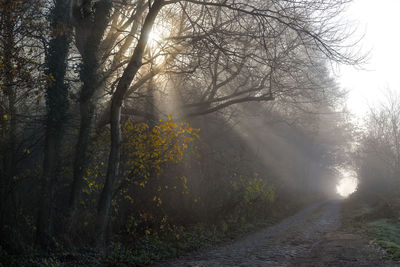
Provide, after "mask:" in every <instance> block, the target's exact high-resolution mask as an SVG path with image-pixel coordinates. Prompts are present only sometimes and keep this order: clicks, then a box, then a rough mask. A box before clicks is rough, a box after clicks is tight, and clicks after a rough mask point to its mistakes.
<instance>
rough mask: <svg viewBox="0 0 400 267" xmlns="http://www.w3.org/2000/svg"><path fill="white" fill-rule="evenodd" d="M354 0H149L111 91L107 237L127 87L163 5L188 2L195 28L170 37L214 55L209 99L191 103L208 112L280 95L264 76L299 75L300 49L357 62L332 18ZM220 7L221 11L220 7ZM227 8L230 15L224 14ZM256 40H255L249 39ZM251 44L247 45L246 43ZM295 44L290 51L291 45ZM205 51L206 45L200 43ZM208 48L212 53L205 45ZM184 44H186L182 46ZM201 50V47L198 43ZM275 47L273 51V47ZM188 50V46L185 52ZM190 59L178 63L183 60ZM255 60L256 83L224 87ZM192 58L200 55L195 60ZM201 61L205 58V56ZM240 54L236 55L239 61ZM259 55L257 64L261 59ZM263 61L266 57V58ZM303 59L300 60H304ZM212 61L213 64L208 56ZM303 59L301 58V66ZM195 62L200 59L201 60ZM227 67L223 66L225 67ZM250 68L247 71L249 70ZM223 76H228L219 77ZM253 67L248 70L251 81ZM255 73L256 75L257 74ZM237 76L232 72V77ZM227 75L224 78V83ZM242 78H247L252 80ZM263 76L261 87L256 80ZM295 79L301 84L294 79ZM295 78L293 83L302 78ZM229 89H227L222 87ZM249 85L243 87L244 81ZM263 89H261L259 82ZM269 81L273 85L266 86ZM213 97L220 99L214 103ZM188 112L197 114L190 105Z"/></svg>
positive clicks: (311, 55) (307, 54)
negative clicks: (293, 70) (294, 70)
mask: <svg viewBox="0 0 400 267" xmlns="http://www.w3.org/2000/svg"><path fill="white" fill-rule="evenodd" d="M347 2H348V1H330V0H326V1H307V2H304V1H300V2H298V1H268V2H259V1H251V2H236V1H222V2H221V1H196V0H188V1H161V0H159V1H158V0H155V1H154V2H153V3H151V2H149V9H148V12H147V15H146V16H145V19H144V22H143V26H142V28H141V31H140V34H138V41H137V43H136V44H135V49H133V53H132V55H131V56H130V57H129V59H128V60H127V65H126V66H124V68H123V74H122V76H121V78H119V79H118V80H117V81H116V84H117V85H116V88H115V91H114V92H113V93H112V98H111V105H110V122H111V151H110V155H109V161H108V170H107V176H106V183H105V186H104V189H103V191H102V194H101V197H100V201H99V208H98V214H99V215H98V220H97V221H98V225H99V227H98V236H99V240H103V236H104V231H105V229H106V225H107V222H108V216H109V213H110V211H109V210H110V206H111V200H112V195H113V190H114V187H115V182H116V177H117V176H118V175H119V162H120V143H121V137H120V136H121V129H120V119H121V111H122V105H123V101H124V99H125V97H126V93H127V92H128V91H129V87H130V84H131V83H132V81H133V80H134V79H135V78H136V75H137V74H138V73H139V69H140V68H141V66H142V62H143V56H144V52H145V49H146V45H147V42H148V36H149V34H150V31H151V28H152V27H153V24H154V23H155V21H156V20H157V18H158V15H159V13H160V10H161V9H162V8H163V9H168V10H169V12H172V13H175V12H176V10H182V12H183V13H184V14H185V15H186V17H185V25H187V28H189V29H190V30H191V31H192V32H191V33H190V34H189V35H185V32H182V34H181V36H176V37H175V38H173V37H172V38H170V39H180V40H184V41H185V43H184V45H186V46H189V45H190V44H193V46H194V47H196V45H198V44H201V45H202V46H200V47H199V48H201V49H203V53H202V54H200V55H211V60H210V61H211V62H213V63H214V64H211V67H212V68H214V70H212V68H209V70H211V71H212V72H211V75H212V76H214V77H213V78H212V79H211V80H212V83H211V86H210V87H206V88H209V89H208V90H207V91H206V92H205V95H203V97H202V99H200V100H201V102H202V103H191V104H189V106H190V105H192V106H196V107H198V106H203V107H206V108H205V109H204V110H202V111H196V112H197V113H198V114H205V113H210V112H214V111H217V110H219V109H222V108H225V107H227V106H230V105H233V104H236V103H241V102H248V101H271V100H273V99H274V96H273V93H272V87H271V86H269V89H268V87H267V86H265V82H266V81H269V84H273V82H274V81H273V74H275V73H276V72H277V69H278V68H279V70H281V71H284V72H286V71H287V75H288V77H292V78H293V80H294V81H295V82H296V81H297V79H299V77H296V76H294V77H293V76H292V75H291V73H290V71H291V68H289V69H288V68H286V66H287V65H289V66H290V65H294V64H295V63H297V62H298V61H297V62H296V61H295V60H294V59H299V58H298V52H299V51H302V54H301V60H302V61H300V62H309V63H310V64H312V63H313V62H314V61H315V60H316V59H317V56H318V55H319V54H318V53H317V52H316V51H320V52H321V53H322V55H324V56H326V57H328V58H329V59H331V60H334V61H337V62H345V63H349V64H354V63H356V62H357V59H355V58H354V57H352V56H351V55H349V54H347V53H346V51H344V50H343V47H340V44H341V43H342V41H343V38H344V36H343V35H342V34H341V32H340V29H338V27H337V26H331V25H332V24H330V23H329V22H330V21H331V20H332V19H333V18H335V16H336V15H337V14H339V13H340V12H341V10H342V9H343V6H344V4H346V3H347ZM218 14H220V15H218ZM222 14H223V15H222ZM271 40H273V42H272V43H274V42H275V46H274V47H276V50H275V51H274V50H272V51H271V49H270V44H271ZM250 44H251V45H250ZM246 48H248V49H246ZM288 48H289V51H290V52H288V51H287V49H288ZM200 51H201V50H200ZM204 51H206V53H204ZM182 52H184V51H182ZM196 52H199V51H196ZM271 52H274V53H272V54H271ZM179 54H181V52H180V53H179ZM278 55H280V56H283V57H284V55H288V57H286V58H285V57H284V60H282V62H279V63H280V64H281V65H277V64H276V63H277V62H276V57H277V56H278ZM222 57H225V58H226V59H225V62H224V63H222V64H221V63H220V58H222ZM178 59H179V60H181V62H183V64H182V65H180V66H179V63H177V62H179V61H178ZM247 60H248V61H250V63H248V64H249V65H247V70H248V72H247V73H251V72H252V71H255V70H257V69H258V70H259V72H258V74H259V76H257V75H255V78H254V82H253V83H251V85H250V86H249V88H245V89H243V91H238V90H237V89H235V88H232V87H231V88H229V87H228V88H224V87H223V86H222V85H225V84H228V83H229V82H231V81H232V80H234V78H236V77H237V76H238V74H235V73H239V72H242V70H243V69H244V68H243V67H242V66H241V64H243V63H244V62H246V61H247ZM187 62H190V60H188V59H185V57H184V56H183V57H177V61H175V62H174V63H177V66H178V67H181V68H183V67H184V66H185V65H186V64H185V63H187ZM192 62H193V61H192ZM199 62H200V64H198V65H197V66H200V67H201V66H203V64H201V60H200V61H199ZM232 62H234V63H232ZM256 63H258V64H256ZM263 63H264V64H263ZM230 64H233V65H236V67H234V69H235V70H234V71H233V72H231V73H230V74H229V72H228V73H227V72H225V73H227V74H223V75H221V72H220V71H221V70H220V68H221V65H222V66H224V65H225V66H224V67H225V69H224V70H229V65H230ZM300 64H301V63H300ZM207 66H209V64H207ZM297 66H298V65H294V66H293V68H296V67H297ZM195 68H196V66H195ZM224 70H222V71H224ZM243 73H244V72H243ZM219 76H220V77H221V78H219ZM245 76H246V75H243V76H242V77H241V78H243V79H244V81H246V80H245V79H246V77H245ZM253 76H254V75H253ZM230 77H231V78H230ZM219 79H221V80H222V85H221V84H220V83H219ZM244 81H242V84H244V85H247V84H248V83H246V82H244ZM255 84H259V85H260V86H259V87H257V86H256V87H255ZM295 85H297V84H296V83H295ZM295 85H294V86H295ZM222 88H223V89H226V92H227V94H226V95H220V94H219V92H222V91H223V90H222ZM276 88H278V89H277V92H275V94H281V93H283V94H285V93H286V92H290V88H286V87H282V86H281V87H279V85H278V86H277V87H276ZM240 89H242V88H240ZM256 89H257V90H256ZM265 89H266V90H265ZM211 103H217V104H216V106H212V107H210V104H211ZM188 114H191V113H190V112H188Z"/></svg>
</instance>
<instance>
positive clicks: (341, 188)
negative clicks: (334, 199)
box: [336, 176, 358, 197]
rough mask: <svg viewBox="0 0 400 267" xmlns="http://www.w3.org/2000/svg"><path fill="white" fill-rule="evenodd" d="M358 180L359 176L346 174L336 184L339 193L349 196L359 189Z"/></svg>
mask: <svg viewBox="0 0 400 267" xmlns="http://www.w3.org/2000/svg"><path fill="white" fill-rule="evenodd" d="M357 185H358V181H357V178H355V177H352V176H345V177H343V178H342V179H341V180H340V181H339V184H338V185H337V186H336V191H337V193H338V194H339V195H340V196H342V197H348V196H349V195H351V194H352V193H354V192H355V191H356V190H357Z"/></svg>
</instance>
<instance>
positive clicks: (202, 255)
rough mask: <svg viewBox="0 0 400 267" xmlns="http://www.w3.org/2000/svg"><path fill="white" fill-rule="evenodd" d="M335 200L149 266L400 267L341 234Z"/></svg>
mask: <svg viewBox="0 0 400 267" xmlns="http://www.w3.org/2000/svg"><path fill="white" fill-rule="evenodd" d="M340 208H341V201H340V200H332V201H324V202H320V203H316V204H312V205H310V206H308V207H306V208H305V209H303V210H301V211H300V212H298V213H297V214H295V215H294V216H292V217H289V218H287V219H285V220H283V221H282V222H281V223H279V224H277V225H274V226H272V227H269V228H266V229H265V230H262V231H260V232H257V233H254V234H251V235H249V236H247V237H245V238H243V239H241V240H238V241H235V242H233V243H231V244H225V245H223V246H220V247H217V248H213V249H208V250H204V251H198V252H195V253H192V254H189V255H186V256H183V257H181V258H179V259H177V260H173V261H165V262H159V263H157V264H154V265H153V266H199V267H200V266H207V267H208V266H400V264H398V263H397V264H396V263H393V262H390V261H387V260H384V252H383V251H381V250H380V249H379V248H378V247H377V246H376V245H374V244H373V243H372V242H369V241H368V240H367V239H366V238H364V237H362V236H360V235H357V234H354V233H349V232H345V231H344V230H343V229H341V227H340V226H341V223H340V221H341V220H340V214H341V213H340Z"/></svg>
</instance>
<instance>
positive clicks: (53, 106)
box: [36, 0, 71, 248]
mask: <svg viewBox="0 0 400 267" xmlns="http://www.w3.org/2000/svg"><path fill="white" fill-rule="evenodd" d="M70 8H71V2H70V1H66V0H56V1H55V6H54V8H53V10H52V17H51V28H52V30H53V37H52V40H51V41H50V44H49V50H48V56H47V58H46V68H47V69H46V74H47V76H48V77H49V83H48V86H47V90H46V108H47V111H46V132H45V136H46V137H45V150H44V161H43V177H42V184H41V201H40V206H39V214H38V220H37V232H36V234H37V236H36V237H37V243H38V244H39V245H40V246H41V247H43V248H47V247H48V246H49V245H50V241H51V237H52V234H53V233H52V222H53V208H54V207H53V196H54V189H55V185H56V182H57V165H58V162H59V152H60V145H61V141H62V137H63V128H64V125H65V122H66V119H67V118H66V117H67V111H68V86H67V85H66V84H65V74H66V70H67V58H68V53H69V43H70V40H71V27H70V15H69V14H70V12H68V10H69V9H70Z"/></svg>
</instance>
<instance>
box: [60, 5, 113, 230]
mask: <svg viewBox="0 0 400 267" xmlns="http://www.w3.org/2000/svg"><path fill="white" fill-rule="evenodd" d="M111 6H112V3H111V1H110V0H102V1H99V2H97V4H96V8H95V18H94V20H91V19H90V17H87V18H77V25H76V35H75V38H76V40H77V43H80V44H82V46H81V47H79V48H80V49H79V50H80V53H81V56H82V61H83V65H82V70H81V73H80V78H81V81H82V82H83V85H82V88H81V92H80V93H81V95H80V102H79V106H80V128H79V137H78V142H77V144H76V147H75V160H74V166H73V182H72V188H71V195H70V202H69V213H70V214H69V217H70V218H69V222H68V224H69V228H70V229H71V227H72V226H73V224H74V222H75V220H76V218H75V217H76V214H77V211H78V208H79V203H80V200H81V194H82V186H83V176H84V174H85V171H86V168H87V165H88V153H87V152H88V148H89V143H90V133H91V130H92V124H93V115H94V112H95V106H96V105H95V103H93V96H94V95H95V93H96V92H97V91H98V89H99V88H100V86H101V84H100V74H99V66H100V62H99V61H100V59H99V57H100V55H99V54H101V53H100V51H99V50H100V49H99V47H100V43H101V40H102V39H103V35H104V32H105V30H106V27H107V23H108V19H109V13H110V10H111ZM75 8H78V9H79V7H75ZM78 14H81V12H78ZM85 36H89V37H88V38H85ZM70 229H69V230H70Z"/></svg>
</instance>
